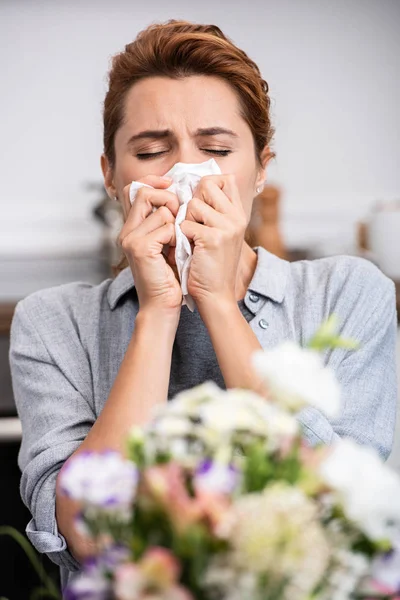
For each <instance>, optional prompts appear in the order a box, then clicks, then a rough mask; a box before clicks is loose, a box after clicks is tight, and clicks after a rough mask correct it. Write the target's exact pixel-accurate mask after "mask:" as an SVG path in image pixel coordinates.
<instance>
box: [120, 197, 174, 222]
mask: <svg viewBox="0 0 400 600" xmlns="http://www.w3.org/2000/svg"><path fill="white" fill-rule="evenodd" d="M128 193H129V192H128ZM128 202H129V199H128ZM129 206H130V203H129ZM162 206H165V207H167V208H168V209H169V210H170V212H171V213H172V214H173V215H174V217H176V215H177V213H178V209H179V200H178V198H177V196H176V195H175V194H173V193H172V192H168V191H167V190H156V189H153V188H148V187H143V188H141V189H140V190H139V191H138V193H137V196H136V200H135V201H134V203H133V204H132V206H131V207H130V209H129V212H128V215H127V217H126V221H125V225H126V226H127V228H128V229H129V230H132V229H136V227H138V226H139V225H140V224H141V223H142V222H143V221H144V220H145V219H146V218H147V217H148V216H149V215H150V214H151V213H152V212H153V209H154V208H160V207H162Z"/></svg>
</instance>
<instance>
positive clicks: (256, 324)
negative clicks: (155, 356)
mask: <svg viewBox="0 0 400 600" xmlns="http://www.w3.org/2000/svg"><path fill="white" fill-rule="evenodd" d="M255 251H256V253H257V266H256V270H255V272H254V276H253V278H252V281H251V282H250V285H249V289H248V290H247V293H246V295H245V297H244V299H243V300H242V301H240V302H239V308H240V310H241V312H242V314H243V315H244V317H245V318H246V320H247V321H248V323H249V327H251V329H252V330H253V331H254V333H255V335H256V336H257V338H258V340H259V342H260V344H261V346H262V347H263V348H265V349H269V348H273V347H274V346H276V345H277V344H279V343H280V342H282V341H284V340H294V341H296V342H297V343H299V344H300V345H305V344H306V343H307V341H308V340H309V339H310V338H311V336H312V335H313V334H314V332H315V331H316V329H317V328H318V327H319V325H320V324H321V323H322V322H323V321H324V320H325V319H326V318H327V317H328V316H329V315H330V314H332V313H335V314H336V315H337V316H338V317H339V320H340V324H341V331H340V333H341V334H342V335H344V336H346V337H350V338H354V339H356V340H358V341H359V342H360V344H361V347H360V349H359V350H357V351H356V352H348V351H345V350H341V349H335V350H333V351H329V352H326V353H325V354H324V360H325V363H326V364H328V365H330V366H331V367H332V368H333V369H334V371H335V373H336V376H337V378H338V379H339V382H340V384H341V387H342V396H343V411H342V414H341V416H340V417H339V418H337V419H336V420H329V419H328V418H327V417H326V416H325V415H324V414H323V413H322V412H319V411H317V410H315V409H313V408H310V407H307V408H306V409H304V410H302V411H301V412H300V413H299V414H298V419H299V421H300V422H301V423H302V425H303V427H304V431H305V435H306V437H307V439H308V441H309V442H310V443H311V444H315V443H318V442H324V443H326V444H330V443H332V441H334V440H335V439H337V438H338V436H349V437H351V438H353V439H354V440H356V441H357V442H359V443H361V444H366V445H369V446H372V447H374V448H376V449H377V450H378V452H379V453H380V454H381V455H382V456H383V457H385V458H386V457H387V456H388V454H389V453H390V450H391V446H392V440H393V432H394V425H395V413H396V399H397V382H396V358H395V357H396V304H395V289H394V284H393V282H392V281H391V280H390V279H388V278H387V277H386V276H385V275H383V274H382V273H381V271H379V269H378V268H377V267H376V266H374V265H373V264H372V263H370V262H368V261H366V260H364V259H361V258H356V257H348V256H340V257H332V258H324V259H320V260H314V261H298V262H294V263H289V262H287V261H284V260H281V259H279V258H277V257H276V256H274V255H272V254H270V253H269V252H267V251H266V250H265V249H263V248H261V247H258V248H255ZM138 309H139V306H138V300H137V294H136V291H135V287H134V281H133V278H132V273H131V270H130V268H129V267H127V268H126V269H124V270H123V271H122V272H121V273H119V275H118V276H117V277H116V278H115V279H106V280H105V281H103V282H102V283H100V284H99V285H91V284H87V283H81V282H77V283H70V284H66V285H61V286H57V287H53V288H48V289H45V290H41V291H39V292H35V293H34V294H31V295H29V296H28V297H26V298H25V299H23V300H21V301H20V302H19V303H18V304H17V307H16V310H15V314H14V318H13V321H12V327H11V339H10V367H11V375H12V383H13V390H14V397H15V402H16V405H17V409H18V413H19V416H20V419H21V423H22V431H23V437H22V444H21V450H20V454H19V465H20V468H21V470H22V478H21V495H22V498H23V501H24V502H25V504H26V505H27V506H28V507H29V509H30V512H31V514H32V520H31V521H30V522H29V524H28V526H27V535H28V537H29V539H30V541H31V542H32V544H33V545H34V546H35V547H36V548H37V550H38V551H39V552H44V553H47V554H48V556H49V557H50V558H51V559H52V560H53V561H54V562H56V563H57V564H59V565H60V567H61V580H62V585H65V584H66V583H67V581H68V579H69V578H70V577H71V573H70V572H71V571H74V570H75V571H76V570H78V569H79V564H78V563H77V561H76V560H75V559H74V558H73V556H72V555H71V554H70V552H69V551H68V548H67V546H66V542H65V539H64V537H63V536H62V535H61V534H59V532H58V530H57V523H56V519H55V485H56V478H57V474H58V472H59V470H60V468H61V466H62V465H63V463H64V462H65V461H66V460H67V459H68V458H69V457H70V456H71V454H72V453H73V452H74V451H75V450H76V449H77V448H78V447H79V445H80V444H81V442H82V441H83V440H84V439H85V437H86V435H87V434H88V432H89V430H90V428H91V427H92V425H93V423H94V422H95V420H96V418H97V416H98V415H99V413H100V411H101V409H102V408H103V406H104V404H105V402H106V400H107V398H108V396H109V393H110V390H111V388H112V385H113V383H114V380H115V378H116V376H117V373H118V370H119V368H120V365H121V362H122V360H123V358H124V355H125V352H126V349H127V347H128V344H129V341H130V339H131V336H132V332H133V329H134V327H135V318H136V315H137V313H138ZM233 351H234V350H233ZM149 376H151V373H150V374H149ZM206 380H212V381H214V382H216V383H217V384H218V385H219V386H220V387H222V388H224V387H225V386H224V381H223V378H222V374H221V371H220V369H219V366H218V362H217V359H216V355H215V352H214V349H213V346H212V344H211V340H210V337H209V335H208V331H207V329H206V327H205V325H204V323H203V321H202V319H201V318H200V315H199V313H198V311H196V310H195V311H194V312H193V313H191V312H190V311H189V310H188V309H187V307H186V306H183V307H182V311H181V317H180V322H179V326H178V329H177V332H176V338H175V343H174V345H173V351H172V364H171V374H170V384H169V392H168V397H169V398H172V397H173V396H174V395H175V394H177V393H178V392H180V391H182V390H185V389H188V388H191V387H193V386H195V385H198V384H200V383H203V382H204V381H206Z"/></svg>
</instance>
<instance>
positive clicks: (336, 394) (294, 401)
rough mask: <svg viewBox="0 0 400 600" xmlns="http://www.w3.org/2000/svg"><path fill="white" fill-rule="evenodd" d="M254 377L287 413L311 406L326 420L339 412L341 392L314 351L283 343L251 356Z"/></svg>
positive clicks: (330, 373) (333, 376)
mask: <svg viewBox="0 0 400 600" xmlns="http://www.w3.org/2000/svg"><path fill="white" fill-rule="evenodd" d="M252 360H253V366H254V368H255V370H256V373H257V375H258V376H259V377H261V378H262V380H263V381H264V382H265V383H266V385H267V388H268V391H269V394H270V397H271V399H272V400H274V401H275V402H277V403H278V404H280V405H281V406H282V407H283V408H286V409H287V410H290V411H297V410H300V409H301V408H303V407H304V406H307V405H311V406H314V407H315V408H317V409H318V410H321V411H322V412H324V413H325V414H326V415H327V416H329V417H336V416H337V415H338V414H339V412H340V388H339V384H338V382H337V380H336V377H335V375H334V373H333V371H332V370H331V369H330V368H329V367H325V366H324V364H323V361H322V358H321V356H320V355H319V354H318V353H317V352H315V351H314V350H309V349H302V348H300V347H299V346H297V344H295V343H294V342H289V341H288V342H284V343H283V344H280V345H279V346H277V347H276V348H274V349H273V350H268V351H265V350H260V351H257V352H256V353H255V354H254V355H253V359H252Z"/></svg>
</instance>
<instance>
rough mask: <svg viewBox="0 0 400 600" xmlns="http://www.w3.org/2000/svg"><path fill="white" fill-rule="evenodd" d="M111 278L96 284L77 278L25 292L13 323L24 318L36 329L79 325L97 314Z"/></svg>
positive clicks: (14, 324) (16, 308) (18, 303)
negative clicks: (27, 293)
mask: <svg viewBox="0 0 400 600" xmlns="http://www.w3.org/2000/svg"><path fill="white" fill-rule="evenodd" d="M112 282H113V280H112V279H105V280H104V281H102V282H101V283H98V284H93V283H87V282H83V281H75V282H71V283H65V284H62V285H57V286H52V287H48V288H44V289H41V290H38V291H35V292H32V293H31V294H29V295H27V296H25V298H23V299H21V300H19V301H18V302H17V304H16V307H15V311H14V316H13V322H12V327H13V328H15V327H16V324H17V323H18V321H20V320H22V319H25V320H27V321H29V322H30V323H31V324H32V326H34V327H35V328H37V329H39V330H40V329H49V328H54V327H57V328H58V329H59V330H62V329H63V327H66V326H67V325H68V326H69V327H71V326H72V327H75V328H77V327H78V326H79V323H85V322H87V321H90V320H93V318H96V315H98V314H99V312H100V310H101V307H102V306H103V305H104V303H105V302H106V301H107V294H108V291H109V289H110V285H111V284H112Z"/></svg>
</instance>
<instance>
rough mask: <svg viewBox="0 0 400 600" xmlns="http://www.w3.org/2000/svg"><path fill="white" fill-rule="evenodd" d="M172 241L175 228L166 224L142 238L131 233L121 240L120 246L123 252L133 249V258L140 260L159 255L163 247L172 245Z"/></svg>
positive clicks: (170, 224)
mask: <svg viewBox="0 0 400 600" xmlns="http://www.w3.org/2000/svg"><path fill="white" fill-rule="evenodd" d="M174 240H175V227H174V225H173V224H172V223H166V224H165V225H163V226H162V227H159V228H158V229H155V230H154V231H152V232H151V233H149V234H148V235H147V236H145V237H144V238H138V237H137V236H136V235H135V232H133V231H132V232H131V233H130V234H128V235H127V236H126V237H125V238H124V239H123V240H122V243H121V246H122V249H123V250H124V252H127V251H128V249H131V250H132V249H133V253H134V256H135V257H136V258H142V257H148V256H156V255H157V254H161V252H162V250H163V248H164V246H166V245H168V244H172V243H173V242H174Z"/></svg>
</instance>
